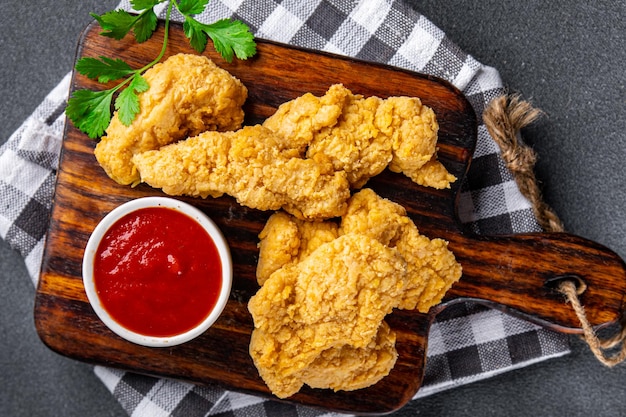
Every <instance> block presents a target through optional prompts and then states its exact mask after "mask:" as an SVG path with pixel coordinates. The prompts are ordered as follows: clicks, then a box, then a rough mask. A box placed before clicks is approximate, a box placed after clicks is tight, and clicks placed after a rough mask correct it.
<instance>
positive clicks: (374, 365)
mask: <svg viewBox="0 0 626 417" xmlns="http://www.w3.org/2000/svg"><path fill="white" fill-rule="evenodd" d="M397 358H398V352H397V351H396V334H395V332H394V331H393V330H391V329H390V328H389V325H388V324H387V323H386V322H385V321H382V322H381V324H380V327H379V328H378V332H377V333H376V337H374V338H373V339H372V340H371V341H370V342H369V343H368V344H367V346H365V347H362V348H357V347H354V346H352V345H343V346H341V347H339V348H331V349H328V350H325V351H323V352H321V353H320V355H319V356H318V357H317V358H316V359H315V360H314V361H313V362H312V363H311V364H310V365H309V366H308V367H306V368H305V369H304V370H303V371H302V380H303V381H304V383H305V384H307V385H308V386H310V387H311V388H330V389H333V390H334V391H339V390H342V391H353V390H357V389H361V388H366V387H369V386H370V385H373V384H375V383H377V382H378V381H380V380H381V379H382V378H384V377H386V376H387V375H389V372H391V370H392V369H393V366H394V365H395V364H396V359H397Z"/></svg>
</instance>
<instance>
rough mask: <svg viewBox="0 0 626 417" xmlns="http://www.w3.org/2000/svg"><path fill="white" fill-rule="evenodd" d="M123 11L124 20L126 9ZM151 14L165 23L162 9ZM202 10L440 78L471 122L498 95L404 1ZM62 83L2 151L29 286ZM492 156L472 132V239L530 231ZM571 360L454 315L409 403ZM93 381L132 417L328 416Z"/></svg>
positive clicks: (36, 261)
mask: <svg viewBox="0 0 626 417" xmlns="http://www.w3.org/2000/svg"><path fill="white" fill-rule="evenodd" d="M120 7H121V8H123V9H126V10H131V6H130V3H129V2H128V1H123V2H122V3H121V4H120ZM159 7H161V8H160V9H159V10H158V11H159V15H160V17H164V14H165V10H164V6H159ZM207 9H208V10H207V12H206V13H205V14H204V15H202V16H201V17H199V20H203V21H205V22H210V21H215V20H216V19H218V18H227V17H234V18H237V19H241V20H243V21H245V22H246V23H247V24H248V25H249V26H250V27H251V28H252V30H253V32H254V33H255V35H256V36H257V37H260V38H266V39H271V40H275V41H279V42H284V43H288V44H292V45H298V46H302V47H307V48H313V49H317V50H323V51H328V52H333V53H337V54H342V55H349V56H353V57H357V58H359V59H363V60H370V61H377V62H382V63H386V64H390V65H394V66H398V67H402V68H406V69H409V70H413V71H418V72H424V73H428V74H432V75H435V76H438V77H441V78H444V79H446V80H448V81H450V82H452V83H453V84H454V85H455V86H457V87H458V88H459V89H461V90H462V91H463V92H464V93H465V94H466V96H467V97H468V99H469V100H470V102H471V103H472V105H473V107H474V109H475V111H476V114H477V115H481V114H482V112H483V110H484V108H485V106H486V105H487V104H488V103H489V102H490V101H491V100H492V99H493V98H495V97H497V96H500V95H502V94H504V93H505V91H504V88H503V85H502V82H501V80H500V77H499V74H498V72H497V71H496V70H495V69H493V68H490V67H487V66H484V65H482V64H481V63H479V62H477V61H476V60H475V59H474V58H472V57H471V56H470V55H468V54H467V53H465V52H463V51H461V50H460V49H459V48H458V47H457V46H456V45H455V44H454V43H453V42H452V41H451V40H450V39H448V38H447V37H446V35H445V34H444V33H443V32H442V31H441V30H440V29H439V28H437V27H436V26H434V25H433V24H432V23H431V22H430V21H429V20H428V19H427V18H426V17H424V16H422V15H420V14H419V13H417V12H416V11H415V10H414V9H413V8H412V7H410V6H409V5H407V4H405V3H403V2H402V1H392V0H361V1H348V0H311V1H297V0H282V1H281V0H212V1H211V2H210V4H209V6H208V8H207ZM173 18H174V19H175V20H180V19H181V16H180V15H176V14H174V16H173ZM68 70H69V69H68ZM69 82H70V76H69V74H68V75H67V76H66V77H65V78H64V79H63V80H62V81H61V83H60V84H59V85H58V86H57V87H56V88H55V89H54V90H53V91H52V92H50V94H49V95H48V97H47V98H46V99H45V100H44V102H43V103H42V104H41V105H40V106H39V107H38V108H37V109H36V110H35V112H34V113H33V114H32V115H31V116H30V117H29V118H28V119H27V120H25V121H24V123H23V124H22V126H21V127H20V128H19V129H18V130H17V131H16V132H15V133H14V134H13V135H12V136H11V137H10V138H9V140H8V141H7V142H6V143H5V144H4V145H3V146H2V148H1V149H0V199H1V201H2V204H1V205H0V236H2V238H4V239H5V240H6V241H7V242H8V243H9V244H10V245H11V246H12V247H13V248H14V249H16V250H17V251H19V252H20V253H21V254H22V255H23V257H24V260H25V262H26V265H27V267H28V271H29V273H30V276H31V277H32V280H33V283H34V284H36V282H37V279H38V274H39V267H40V263H41V258H42V252H43V242H44V235H45V233H46V230H47V227H48V223H47V222H48V213H49V210H50V206H51V199H52V195H53V189H54V180H55V175H56V169H57V162H58V155H59V149H60V145H61V140H62V135H63V124H64V122H65V115H64V113H63V110H64V107H65V104H66V99H67V92H68V88H69ZM499 152H500V150H499V148H498V146H497V145H496V144H495V142H494V141H493V140H492V139H491V137H490V136H489V134H488V132H487V130H486V129H485V126H484V125H483V124H480V126H479V128H478V144H477V147H476V152H475V154H474V159H473V162H472V167H471V169H470V172H469V175H468V178H467V181H466V183H465V184H464V187H463V190H462V195H461V198H460V210H459V212H460V216H461V220H462V221H463V222H464V223H466V224H469V225H470V227H471V228H472V229H473V230H474V231H475V232H476V233H480V234H492V235H493V234H505V233H519V232H531V231H539V230H540V228H539V226H538V224H537V222H536V221H535V218H534V217H533V214H532V209H531V206H530V204H529V202H528V201H527V200H526V199H525V198H524V197H523V196H522V195H521V194H520V192H519V190H518V188H517V186H516V184H515V182H514V180H513V178H512V176H511V174H510V172H509V171H508V170H507V169H506V168H505V167H504V165H503V162H502V160H501V159H500V155H499ZM568 352H569V346H568V342H567V338H566V337H565V336H564V335H560V334H557V333H553V332H550V331H547V330H545V329H543V328H540V327H538V326H535V325H533V324H530V323H528V322H525V321H522V320H519V319H515V318H512V317H510V316H507V315H505V314H502V313H500V312H498V311H495V310H491V309H488V308H485V307H481V306H478V305H474V304H469V303H467V304H459V305H455V306H453V307H450V308H449V309H447V310H446V311H445V312H444V313H443V314H441V315H440V316H439V317H438V319H437V321H436V322H435V323H434V325H433V326H432V328H431V332H430V336H429V346H428V352H427V365H426V371H425V377H424V381H423V386H422V388H421V390H420V391H419V392H418V394H417V395H416V398H415V399H414V400H413V401H416V400H418V398H419V397H423V396H425V395H429V394H432V393H434V392H439V391H442V390H444V389H449V388H452V387H455V386H458V385H461V384H466V383H469V382H472V381H477V380H480V379H483V378H487V377H490V376H493V375H496V374H499V373H502V372H506V371H510V370H513V369H516V368H519V367H522V366H527V365H529V364H532V363H536V362H539V361H542V360H546V359H548V358H553V357H557V356H561V355H564V354H566V353H568ZM95 373H96V375H97V376H98V377H99V378H100V379H101V380H102V381H103V383H104V384H105V385H106V386H107V388H108V389H109V390H110V391H111V392H112V393H113V395H114V396H115V397H116V398H117V399H118V400H119V402H120V403H121V405H122V406H123V408H124V409H125V410H127V412H128V414H129V415H131V416H133V417H144V416H145V417H160V416H186V417H189V416H205V415H209V416H216V415H254V416H263V415H283V414H285V415H299V416H304V415H306V416H316V415H327V416H330V415H335V414H333V413H324V412H323V411H320V410H313V409H310V408H306V407H301V406H296V405H290V404H285V403H279V402H274V401H267V400H263V399H261V398H258V397H254V396H250V395H245V394H239V393H235V392H230V391H224V390H222V389H220V388H218V387H206V386H202V387H200V386H195V385H191V384H185V383H181V382H178V381H171V380H167V379H158V378H151V377H147V376H140V375H135V374H133V373H129V372H124V371H120V370H115V369H110V368H104V367H96V368H95Z"/></svg>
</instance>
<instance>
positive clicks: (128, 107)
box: [115, 73, 150, 126]
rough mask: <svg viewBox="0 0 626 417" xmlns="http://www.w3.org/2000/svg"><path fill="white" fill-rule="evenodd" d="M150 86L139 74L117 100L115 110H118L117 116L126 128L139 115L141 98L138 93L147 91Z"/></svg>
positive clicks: (136, 74)
mask: <svg viewBox="0 0 626 417" xmlns="http://www.w3.org/2000/svg"><path fill="white" fill-rule="evenodd" d="M148 88H150V85H149V84H148V82H147V81H146V79H145V78H144V77H142V76H141V75H140V74H139V73H135V75H134V76H133V78H132V80H131V82H130V84H129V85H128V87H126V88H125V89H124V90H123V91H122V92H121V93H120V94H119V96H117V99H116V100H115V109H116V110H118V113H117V116H118V117H119V118H120V122H122V123H123V124H124V125H125V126H128V125H130V124H131V123H132V122H133V120H134V119H135V116H137V113H139V110H140V109H139V97H138V96H137V93H142V92H144V91H147V90H148Z"/></svg>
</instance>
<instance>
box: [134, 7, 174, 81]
mask: <svg viewBox="0 0 626 417" xmlns="http://www.w3.org/2000/svg"><path fill="white" fill-rule="evenodd" d="M173 4H174V1H173V0H172V1H170V2H169V4H168V5H167V13H166V15H165V30H164V33H163V46H161V52H159V55H158V56H157V57H156V58H155V59H154V60H153V61H152V62H150V63H149V64H147V65H145V66H144V67H143V68H140V69H138V70H137V71H136V72H137V73H138V74H141V73H143V72H144V71H146V70H147V69H148V68H150V67H152V66H154V65H156V64H157V63H158V62H159V61H160V60H161V59H162V58H163V56H164V55H165V50H166V49H167V39H168V38H169V32H170V14H171V13H172V5H173Z"/></svg>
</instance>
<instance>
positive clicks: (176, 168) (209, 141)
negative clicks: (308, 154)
mask: <svg viewBox="0 0 626 417" xmlns="http://www.w3.org/2000/svg"><path fill="white" fill-rule="evenodd" d="M132 162H133V164H134V165H135V166H136V168H137V170H138V172H139V173H140V177H141V181H143V182H146V183H148V184H149V185H151V186H152V187H155V188H161V189H162V190H163V191H164V192H165V193H166V194H170V195H188V196H193V197H203V198H206V197H208V196H212V197H219V196H221V195H223V194H228V195H230V196H233V197H235V198H236V199H237V201H238V202H239V203H240V204H242V205H245V206H247V207H251V208H255V209H259V210H278V209H280V208H282V209H284V210H285V211H287V212H288V213H291V214H293V215H294V216H296V217H298V218H302V219H316V218H331V217H336V216H339V215H341V214H342V213H343V212H344V211H345V207H346V201H347V199H348V198H349V196H350V189H349V184H348V181H347V179H346V176H345V173H343V172H336V171H334V170H333V168H332V166H331V165H330V164H323V163H318V162H317V161H314V160H312V159H303V158H301V157H300V154H299V151H298V150H297V149H293V148H285V147H284V146H282V144H281V143H280V141H279V140H278V139H277V136H276V134H274V133H273V132H272V131H270V130H269V129H267V128H265V127H263V126H261V125H256V126H246V127H244V128H242V129H240V130H237V131H235V132H204V133H201V134H200V135H198V136H195V137H193V138H189V139H186V140H183V141H180V142H177V143H174V144H170V145H167V146H164V147H162V148H160V149H158V150H154V151H147V152H143V153H141V154H138V155H135V156H134V157H133V158H132Z"/></svg>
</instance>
